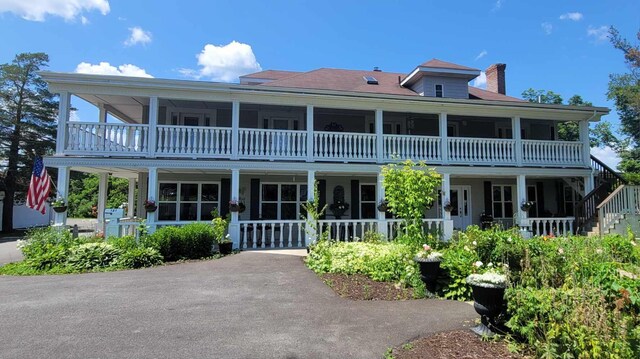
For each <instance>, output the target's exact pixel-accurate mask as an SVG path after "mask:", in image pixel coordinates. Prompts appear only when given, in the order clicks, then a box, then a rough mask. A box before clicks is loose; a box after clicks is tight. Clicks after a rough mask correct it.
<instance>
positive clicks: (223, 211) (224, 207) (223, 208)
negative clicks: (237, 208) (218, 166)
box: [219, 178, 231, 218]
mask: <svg viewBox="0 0 640 359" xmlns="http://www.w3.org/2000/svg"><path fill="white" fill-rule="evenodd" d="M230 200H231V179H229V178H223V179H221V180H220V208H219V210H220V216H221V217H222V218H224V217H225V216H226V215H227V213H229V201H230Z"/></svg>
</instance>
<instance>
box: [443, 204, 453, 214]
mask: <svg viewBox="0 0 640 359" xmlns="http://www.w3.org/2000/svg"><path fill="white" fill-rule="evenodd" d="M444 210H445V212H451V211H452V210H453V206H452V205H451V202H447V203H445V204H444Z"/></svg>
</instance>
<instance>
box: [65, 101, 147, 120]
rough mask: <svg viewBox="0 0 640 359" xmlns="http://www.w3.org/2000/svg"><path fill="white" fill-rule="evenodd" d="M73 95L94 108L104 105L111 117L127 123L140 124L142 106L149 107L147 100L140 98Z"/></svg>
mask: <svg viewBox="0 0 640 359" xmlns="http://www.w3.org/2000/svg"><path fill="white" fill-rule="evenodd" d="M74 95H75V96H77V97H79V98H81V99H83V100H85V101H87V102H89V103H91V104H92V105H94V106H96V107H99V106H101V105H104V106H105V107H106V108H107V110H108V111H109V113H110V114H111V115H112V116H114V117H116V118H118V119H119V120H122V121H124V122H127V123H133V122H136V123H140V122H141V119H142V106H148V105H149V98H147V97H140V96H117V95H89V94H74Z"/></svg>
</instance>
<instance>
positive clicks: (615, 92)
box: [600, 27, 640, 173]
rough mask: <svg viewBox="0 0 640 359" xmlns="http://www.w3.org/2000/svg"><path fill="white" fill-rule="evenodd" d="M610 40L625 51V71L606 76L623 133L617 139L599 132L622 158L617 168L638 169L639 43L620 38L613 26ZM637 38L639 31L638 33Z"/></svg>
mask: <svg viewBox="0 0 640 359" xmlns="http://www.w3.org/2000/svg"><path fill="white" fill-rule="evenodd" d="M609 34H610V39H611V43H612V44H613V46H614V47H615V48H616V49H618V50H620V51H622V52H623V53H624V60H625V63H626V64H627V66H628V67H629V72H628V73H625V74H612V75H610V77H609V91H608V92H607V97H608V98H609V99H610V100H614V102H615V104H616V110H617V112H618V116H619V117H620V132H621V134H622V135H623V136H624V137H623V138H622V139H619V140H616V138H615V136H613V135H612V133H611V131H610V129H611V128H610V127H609V128H608V129H609V131H608V132H607V131H606V130H603V131H602V132H601V133H600V138H601V139H602V140H609V141H611V142H612V143H611V144H612V148H613V149H614V150H615V151H616V152H617V153H618V155H619V156H620V158H621V161H620V165H619V166H618V168H619V169H620V170H622V171H623V172H627V173H640V149H639V148H638V144H640V45H639V44H636V45H631V44H630V43H629V41H627V40H626V39H624V38H622V37H621V36H620V33H619V32H618V30H616V29H615V28H613V27H612V28H611V29H610V30H609ZM636 36H637V39H638V40H639V41H640V31H638V33H637V35H636Z"/></svg>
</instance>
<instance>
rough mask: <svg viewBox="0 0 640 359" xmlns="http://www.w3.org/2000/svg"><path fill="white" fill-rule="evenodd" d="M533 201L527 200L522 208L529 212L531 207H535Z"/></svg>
mask: <svg viewBox="0 0 640 359" xmlns="http://www.w3.org/2000/svg"><path fill="white" fill-rule="evenodd" d="M533 204H534V202H533V201H525V202H522V204H521V205H520V209H521V210H523V211H525V212H527V211H528V210H529V209H530V208H531V207H533Z"/></svg>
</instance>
